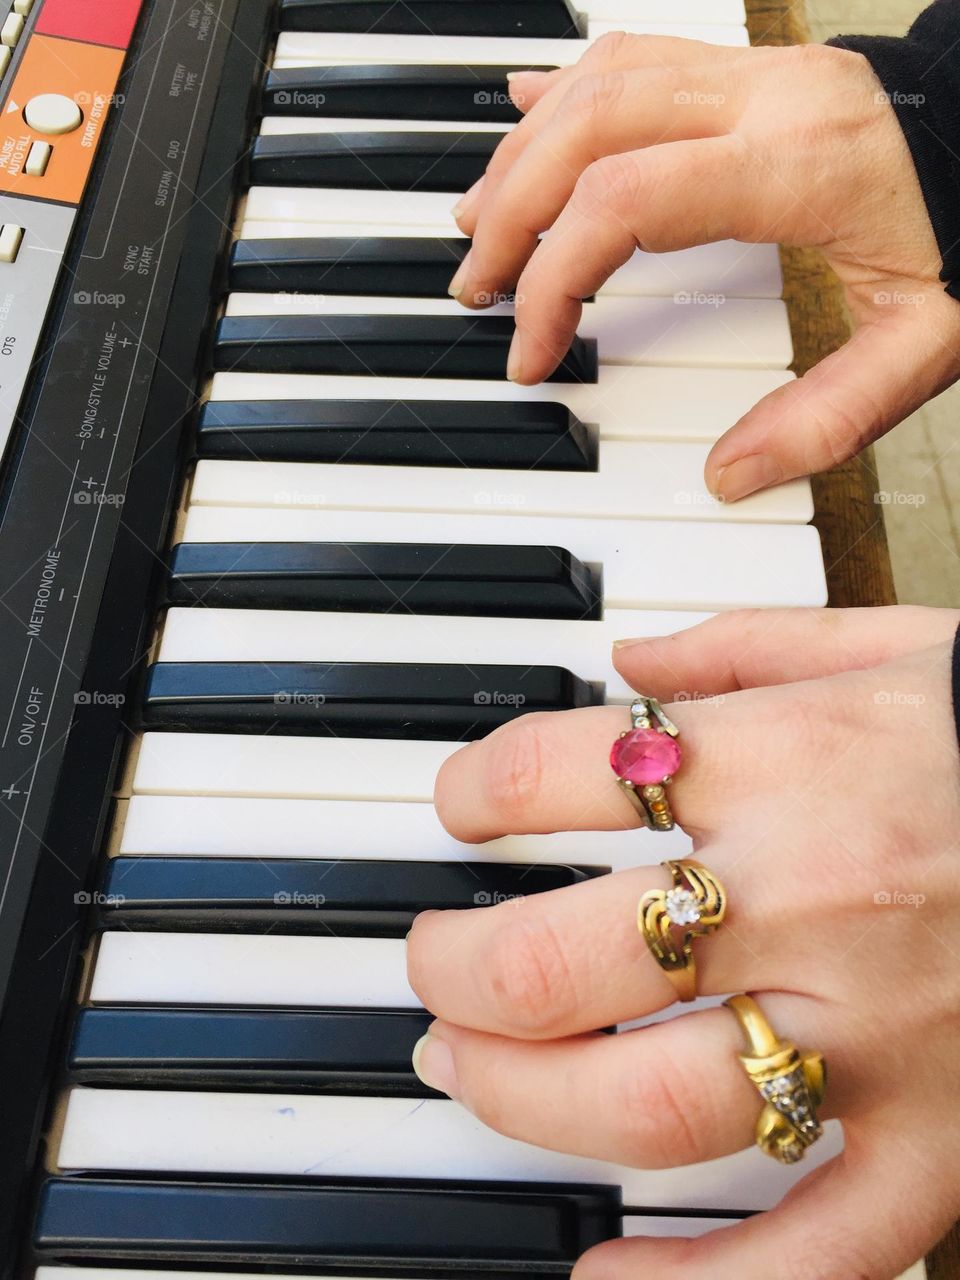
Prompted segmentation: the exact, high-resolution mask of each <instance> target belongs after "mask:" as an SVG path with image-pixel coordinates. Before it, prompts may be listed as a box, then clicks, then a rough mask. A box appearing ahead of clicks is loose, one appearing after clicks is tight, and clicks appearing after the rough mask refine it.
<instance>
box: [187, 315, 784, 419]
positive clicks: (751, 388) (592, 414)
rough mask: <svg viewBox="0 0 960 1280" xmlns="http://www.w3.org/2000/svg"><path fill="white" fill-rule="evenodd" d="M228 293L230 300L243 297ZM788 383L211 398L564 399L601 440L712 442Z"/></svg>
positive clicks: (627, 372)
mask: <svg viewBox="0 0 960 1280" xmlns="http://www.w3.org/2000/svg"><path fill="white" fill-rule="evenodd" d="M244 296H246V295H243V294H234V295H233V297H234V298H239V297H244ZM792 381H793V374H792V373H789V372H786V371H784V370H780V369H667V368H663V367H659V366H657V365H617V366H613V365H604V366H601V368H600V370H599V376H598V378H597V381H596V382H595V383H591V382H541V383H539V384H538V385H537V386H535V387H521V386H517V385H516V384H515V383H512V382H506V381H503V382H493V381H490V382H483V381H472V380H470V379H468V378H367V377H351V376H344V377H340V376H337V375H335V374H292V375H289V376H288V375H286V374H277V373H274V374H261V373H218V374H215V375H214V379H213V384H212V387H211V391H210V399H211V400H243V401H250V400H270V399H274V400H295V399H304V400H384V401H388V402H390V401H394V400H408V401H409V400H441V401H456V400H492V401H509V402H510V403H512V404H516V403H519V402H527V403H537V404H539V403H547V404H563V405H566V406H567V408H568V409H569V410H570V411H571V412H572V413H573V414H575V415H576V417H577V418H579V419H580V421H581V422H586V423H591V424H596V425H597V426H598V427H599V432H600V437H601V439H603V440H670V441H674V442H676V443H679V442H681V441H703V442H706V443H708V444H713V442H714V441H715V440H718V439H719V438H720V436H722V435H723V433H724V432H725V431H727V430H729V428H730V427H732V426H733V425H734V424H735V423H736V422H738V421H739V420H740V418H742V417H743V415H744V414H745V413H747V411H748V410H750V409H752V408H753V406H754V405H755V404H757V403H758V401H760V400H762V399H763V397H764V396H766V395H769V394H770V393H771V392H773V391H776V390H777V388H778V387H782V386H785V385H786V384H787V383H788V382H792Z"/></svg>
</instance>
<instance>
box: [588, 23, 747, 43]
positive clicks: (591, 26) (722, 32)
mask: <svg viewBox="0 0 960 1280" xmlns="http://www.w3.org/2000/svg"><path fill="white" fill-rule="evenodd" d="M612 31H625V32H626V33H627V34H628V35H634V36H679V37H680V38H681V39H685V40H701V41H703V42H704V44H719V45H729V46H733V47H736V48H742V49H745V48H746V47H747V46H748V45H749V44H750V33H749V31H748V30H747V28H746V27H738V26H734V24H733V23H731V24H730V25H729V26H726V27H721V26H716V25H713V26H706V25H699V24H698V25H697V26H685V25H684V26H680V25H676V26H670V27H664V26H659V27H657V28H656V29H654V28H653V27H652V26H648V25H647V24H646V23H645V22H643V21H630V20H627V21H620V22H618V21H616V20H613V21H604V20H603V19H597V20H594V19H592V18H591V19H590V21H589V22H588V23H587V35H588V36H589V38H590V39H591V40H597V39H599V38H600V36H605V35H608V34H609V33H610V32H612Z"/></svg>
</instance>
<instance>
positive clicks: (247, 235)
mask: <svg viewBox="0 0 960 1280" xmlns="http://www.w3.org/2000/svg"><path fill="white" fill-rule="evenodd" d="M361 235H376V236H399V237H412V236H426V237H432V238H434V239H443V238H446V239H450V238H456V239H461V240H462V239H463V238H464V237H463V236H461V235H460V232H459V230H458V229H457V227H456V226H455V225H454V223H453V220H452V219H451V220H450V224H449V226H448V225H446V224H443V223H431V224H429V225H428V226H423V227H420V226H416V225H407V224H403V223H394V224H392V225H383V224H376V223H371V224H370V225H369V226H366V225H364V224H361V223H354V224H353V225H352V226H351V225H349V224H347V223H341V222H332V223H325V222H317V223H307V222H254V221H248V222H244V223H243V224H242V225H241V229H240V236H241V238H242V239H245V240H263V239H270V240H289V239H303V238H306V237H310V236H322V237H325V238H326V237H335V236H341V237H343V238H344V239H345V240H349V242H350V243H351V244H352V243H353V242H354V241H355V240H356V238H357V236H361ZM454 265H455V264H454V263H453V261H452V259H451V274H452V269H453V266H454ZM782 293H783V274H782V272H781V270H780V255H779V253H778V252H777V247H776V245H772V244H740V243H738V242H737V241H735V240H720V241H718V242H717V243H716V244H704V245H698V246H696V247H695V248H693V249H681V250H679V251H678V252H676V253H644V252H643V251H642V250H640V249H638V250H637V252H636V253H635V254H634V255H633V257H632V258H631V259H630V260H629V262H625V263H624V265H623V266H622V267H620V268H619V269H618V270H617V271H615V272H614V273H613V275H612V276H611V277H610V279H609V280H608V281H607V282H606V284H604V285H602V286H601V288H599V289H598V290H597V297H599V298H606V297H609V296H613V297H618V296H621V295H625V296H627V297H671V298H672V297H674V296H675V295H677V294H687V295H690V296H693V297H697V296H699V297H701V298H704V297H709V296H716V295H717V294H722V295H723V296H724V297H728V298H779V297H780V295H781V294H782ZM235 296H241V295H235ZM261 296H265V295H261ZM266 296H269V295H266ZM308 296H309V295H308ZM693 305H698V304H693ZM703 305H706V304H703Z"/></svg>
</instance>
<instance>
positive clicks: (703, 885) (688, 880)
mask: <svg viewBox="0 0 960 1280" xmlns="http://www.w3.org/2000/svg"><path fill="white" fill-rule="evenodd" d="M662 865H663V866H665V867H666V868H667V870H668V871H669V872H670V874H671V876H672V877H673V888H672V889H667V890H663V889H650V890H649V891H648V892H647V893H645V894H644V895H643V897H642V898H641V899H640V902H639V904H638V905H637V928H638V929H639V930H640V932H641V933H642V934H643V940H644V942H646V944H647V947H648V948H649V950H650V953H651V954H652V956H653V958H654V959H655V960H656V962H657V964H658V965H659V966H660V968H661V969H662V970H663V972H664V973H665V974H666V975H667V977H668V978H669V979H670V981H671V982H672V983H673V985H674V987H675V988H676V992H677V996H678V998H679V999H680V1000H683V1001H689V1000H693V999H695V997H696V994H697V970H696V962H695V960H694V956H693V940H694V938H701V937H703V936H704V935H705V934H708V933H713V931H714V930H715V929H718V928H719V927H720V925H721V924H722V922H723V917H724V915H725V914H726V910H727V895H726V892H725V890H724V888H723V885H722V884H721V883H720V881H719V880H718V879H717V877H716V876H715V875H713V873H712V872H710V871H708V870H707V869H706V867H702V866H701V865H700V864H699V863H698V862H692V861H691V860H690V859H688V858H683V859H680V860H678V861H676V862H664V863H663V864H662Z"/></svg>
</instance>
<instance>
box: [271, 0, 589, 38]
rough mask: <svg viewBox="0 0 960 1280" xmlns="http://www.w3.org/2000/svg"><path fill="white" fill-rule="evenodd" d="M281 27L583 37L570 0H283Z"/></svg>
mask: <svg viewBox="0 0 960 1280" xmlns="http://www.w3.org/2000/svg"><path fill="white" fill-rule="evenodd" d="M280 30H281V31H359V32H366V31H369V32H379V33H380V34H388V33H392V34H395V35H414V36H416V35H420V36H431V35H437V36H439V35H445V36H537V37H539V38H541V39H543V38H553V39H556V40H564V39H576V38H580V39H582V38H583V37H584V36H585V35H586V27H585V25H584V20H583V18H582V16H581V15H580V14H579V13H577V11H576V10H575V9H574V8H573V6H572V4H570V3H569V2H568V0H402V3H398V0H282V2H281V6H280Z"/></svg>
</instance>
